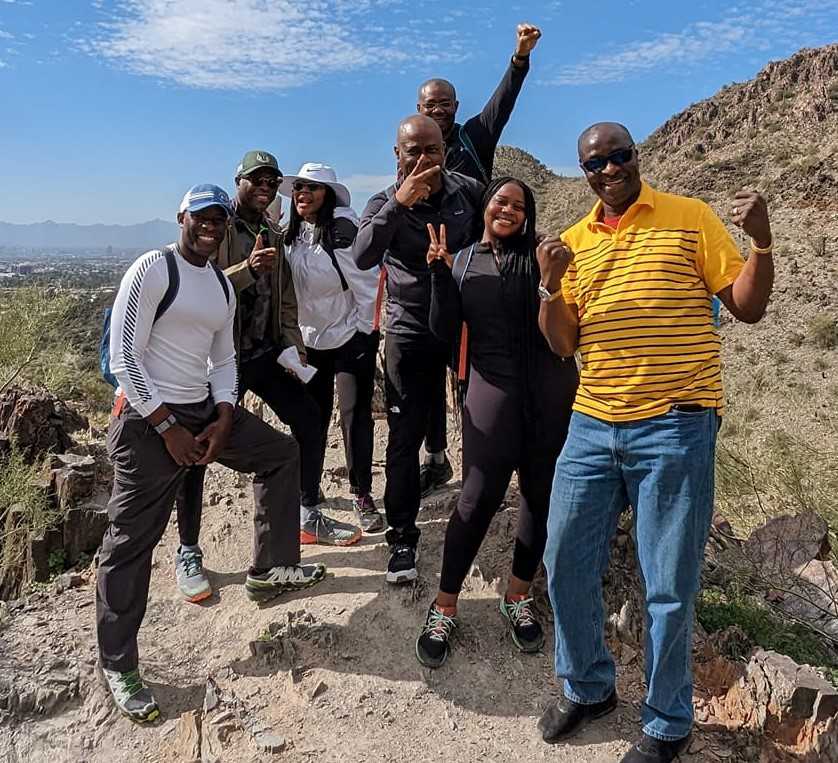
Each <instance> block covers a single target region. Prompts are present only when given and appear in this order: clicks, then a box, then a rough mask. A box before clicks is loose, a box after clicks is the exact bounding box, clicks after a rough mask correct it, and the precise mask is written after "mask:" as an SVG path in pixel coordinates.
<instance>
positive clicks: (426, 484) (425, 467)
mask: <svg viewBox="0 0 838 763" xmlns="http://www.w3.org/2000/svg"><path fill="white" fill-rule="evenodd" d="M453 476H454V470H453V469H452V468H451V462H450V461H449V460H448V454H446V455H445V461H443V462H442V463H441V464H432V463H429V462H425V463H424V464H422V466H420V467H419V489H420V490H421V491H422V498H425V497H426V496H428V495H430V494H431V493H433V491H434V490H436V489H437V488H441V487H443V486H444V485H445V484H446V483H447V482H448V481H449V480H450V479H451V478H452V477H453Z"/></svg>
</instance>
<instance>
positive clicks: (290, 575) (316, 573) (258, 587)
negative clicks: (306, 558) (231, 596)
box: [244, 562, 326, 601]
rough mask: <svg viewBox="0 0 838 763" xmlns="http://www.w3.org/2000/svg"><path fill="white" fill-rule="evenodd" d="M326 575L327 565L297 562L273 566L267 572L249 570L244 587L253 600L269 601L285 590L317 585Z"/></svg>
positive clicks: (298, 589) (249, 597)
mask: <svg viewBox="0 0 838 763" xmlns="http://www.w3.org/2000/svg"><path fill="white" fill-rule="evenodd" d="M325 576H326V565H324V564H320V563H319V562H318V563H316V564H295V565H293V566H291V567H271V569H269V570H268V571H267V572H261V573H256V572H252V571H251V572H248V573H247V580H245V583H244V588H245V591H246V592H247V598H248V599H250V600H251V601H268V600H269V599H273V598H274V597H276V596H279V594H281V593H284V592H285V591H300V590H302V589H303V588H309V587H310V586H313V585H316V584H317V583H319V582H320V581H321V580H323V578H324V577H325Z"/></svg>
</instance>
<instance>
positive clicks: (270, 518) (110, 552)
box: [96, 400, 300, 671]
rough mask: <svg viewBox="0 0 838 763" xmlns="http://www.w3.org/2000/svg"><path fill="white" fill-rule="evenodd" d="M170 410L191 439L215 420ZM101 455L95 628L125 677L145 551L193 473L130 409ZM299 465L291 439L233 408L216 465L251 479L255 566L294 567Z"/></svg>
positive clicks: (133, 647) (184, 409)
mask: <svg viewBox="0 0 838 763" xmlns="http://www.w3.org/2000/svg"><path fill="white" fill-rule="evenodd" d="M169 409H170V410H171V411H172V413H174V415H175V416H176V417H177V420H178V422H179V423H180V424H182V425H183V426H185V427H186V428H187V429H189V431H191V432H192V433H193V434H198V433H199V432H200V431H201V430H202V429H203V428H204V427H205V426H206V425H207V424H208V423H209V422H210V421H212V419H213V418H214V417H215V406H214V404H213V402H212V400H207V401H205V402H203V403H194V404H189V405H174V404H173V405H169ZM108 453H109V455H110V457H111V461H112V462H113V466H114V483H113V492H112V493H111V499H110V501H109V502H108V519H109V520H110V524H109V525H108V529H107V531H106V532H105V536H104V538H103V540H102V548H101V551H100V553H99V567H98V570H97V572H96V622H97V633H98V639H99V653H100V657H101V661H102V665H103V666H104V667H106V668H108V669H109V670H119V671H126V670H134V669H135V668H136V667H137V659H138V656H137V633H138V632H139V630H140V625H141V623H142V621H143V617H144V616H145V611H146V604H147V601H148V587H149V582H150V580H151V557H152V552H153V551H154V547H155V546H156V545H157V543H158V542H159V541H160V538H162V537H163V533H164V531H165V530H166V525H167V524H168V521H169V516H170V514H171V512H172V503H173V502H174V499H175V495H176V493H177V492H178V490H179V488H180V486H181V484H182V482H183V480H184V477H185V475H186V474H187V473H191V472H192V470H190V469H186V468H184V467H181V466H178V465H177V464H176V463H175V461H174V459H172V457H171V456H170V455H169V451H168V450H167V449H166V445H165V443H164V442H163V438H162V437H160V435H158V434H157V433H156V432H155V431H154V430H153V429H152V427H151V425H150V424H148V423H147V422H146V421H145V419H143V418H142V417H141V416H140V415H139V414H138V413H137V412H136V411H134V410H133V409H132V408H131V407H130V406H125V409H124V410H123V411H122V412H121V413H120V414H119V416H117V417H115V418H113V419H111V423H110V428H109V430H108ZM298 459H299V448H298V446H297V443H296V442H294V440H293V439H292V438H291V437H288V436H287V435H284V434H281V433H280V432H277V431H276V430H275V429H273V428H271V427H269V426H268V425H267V424H266V423H264V422H263V421H260V420H259V419H258V418H256V417H255V416H253V415H252V414H250V413H248V412H247V411H246V410H244V409H243V408H241V407H240V406H236V409H235V411H234V413H233V428H232V431H231V432H230V437H229V439H228V440H227V444H226V446H225V447H224V449H223V450H222V452H221V454H220V455H219V457H218V462H219V463H221V464H223V465H224V466H227V467H229V468H231V469H235V470H236V471H239V472H253V473H255V476H254V478H253V502H254V505H255V510H254V514H253V566H254V567H259V568H263V569H267V568H270V567H275V566H286V565H294V564H298V563H299V561H300V530H299V516H300V515H299V501H298V496H299V489H300V487H299V474H300V472H299V465H298V463H297V461H298Z"/></svg>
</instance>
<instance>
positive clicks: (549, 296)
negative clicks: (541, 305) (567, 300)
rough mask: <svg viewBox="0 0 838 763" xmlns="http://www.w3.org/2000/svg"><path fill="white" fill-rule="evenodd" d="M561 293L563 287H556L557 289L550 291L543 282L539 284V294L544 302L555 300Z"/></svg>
mask: <svg viewBox="0 0 838 763" xmlns="http://www.w3.org/2000/svg"><path fill="white" fill-rule="evenodd" d="M561 293H562V290H561V287H560V288H558V289H556V291H550V290H549V289H548V288H547V287H546V286H545V285H544V284H543V283H540V284H538V296H539V297H540V298H541V301H542V302H553V301H554V300H556V299H558V298H559V295H561Z"/></svg>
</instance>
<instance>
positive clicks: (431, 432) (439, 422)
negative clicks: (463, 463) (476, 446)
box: [425, 374, 448, 453]
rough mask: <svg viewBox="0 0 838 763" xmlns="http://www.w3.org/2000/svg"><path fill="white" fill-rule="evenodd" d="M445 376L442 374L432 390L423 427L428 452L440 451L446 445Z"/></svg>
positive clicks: (446, 407)
mask: <svg viewBox="0 0 838 763" xmlns="http://www.w3.org/2000/svg"><path fill="white" fill-rule="evenodd" d="M447 378H448V377H447V374H444V375H443V376H442V378H441V379H440V381H439V384H438V385H437V386H436V387H434V388H433V390H432V393H433V398H432V399H431V405H430V409H429V410H428V423H427V425H426V427H425V450H426V451H427V452H428V453H440V452H442V451H444V450H445V449H446V448H447V447H448V437H447V435H448V402H447V393H446V389H445V384H446V381H447Z"/></svg>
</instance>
